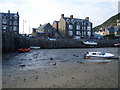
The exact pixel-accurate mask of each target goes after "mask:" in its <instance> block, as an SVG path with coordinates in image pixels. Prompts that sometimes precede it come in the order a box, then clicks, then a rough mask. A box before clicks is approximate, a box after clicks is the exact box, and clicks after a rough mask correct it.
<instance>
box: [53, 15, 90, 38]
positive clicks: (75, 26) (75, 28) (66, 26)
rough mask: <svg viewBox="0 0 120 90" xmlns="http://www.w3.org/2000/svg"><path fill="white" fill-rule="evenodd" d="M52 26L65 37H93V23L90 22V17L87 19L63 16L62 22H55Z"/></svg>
mask: <svg viewBox="0 0 120 90" xmlns="http://www.w3.org/2000/svg"><path fill="white" fill-rule="evenodd" d="M52 26H53V27H54V28H55V29H56V30H57V32H58V33H60V34H61V35H62V36H63V37H74V36H79V37H84V38H90V37H91V35H92V23H91V22H90V21H89V17H86V18H85V19H78V18H73V15H70V17H64V14H62V15H61V19H60V21H54V22H53V24H52Z"/></svg>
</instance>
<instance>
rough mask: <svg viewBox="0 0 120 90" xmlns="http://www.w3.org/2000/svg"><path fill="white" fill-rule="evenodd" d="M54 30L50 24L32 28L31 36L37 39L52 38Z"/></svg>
mask: <svg viewBox="0 0 120 90" xmlns="http://www.w3.org/2000/svg"><path fill="white" fill-rule="evenodd" d="M55 32H56V31H55V30H54V28H53V27H52V26H51V25H50V23H47V24H44V25H41V24H40V26H39V27H38V28H33V33H32V34H33V35H36V36H38V37H42V38H47V37H54V36H55Z"/></svg>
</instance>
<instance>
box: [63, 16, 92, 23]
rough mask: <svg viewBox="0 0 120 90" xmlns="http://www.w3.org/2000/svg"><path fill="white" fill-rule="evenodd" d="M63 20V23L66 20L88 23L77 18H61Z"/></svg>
mask: <svg viewBox="0 0 120 90" xmlns="http://www.w3.org/2000/svg"><path fill="white" fill-rule="evenodd" d="M63 19H64V20H65V21H67V20H74V21H75V22H83V21H84V22H86V23H87V22H90V21H88V20H85V19H79V18H70V17H63Z"/></svg>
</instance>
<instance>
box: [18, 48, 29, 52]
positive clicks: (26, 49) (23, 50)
mask: <svg viewBox="0 0 120 90" xmlns="http://www.w3.org/2000/svg"><path fill="white" fill-rule="evenodd" d="M18 51H19V52H28V51H30V48H19V49H18Z"/></svg>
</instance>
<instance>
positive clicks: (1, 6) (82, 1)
mask: <svg viewBox="0 0 120 90" xmlns="http://www.w3.org/2000/svg"><path fill="white" fill-rule="evenodd" d="M118 1H119V0H0V12H8V10H10V12H11V13H16V12H19V15H20V32H23V20H25V21H26V22H25V23H24V28H25V32H26V33H29V30H30V31H32V28H37V27H38V26H39V25H40V24H42V25H43V24H45V23H48V22H49V23H51V24H52V22H53V21H54V20H60V17H61V14H64V15H65V17H69V16H70V15H73V17H75V18H80V19H84V18H85V17H86V16H88V17H90V21H91V22H92V23H93V27H94V26H97V25H99V24H101V23H103V22H104V21H106V20H107V19H108V18H110V17H111V16H113V15H115V14H117V13H118Z"/></svg>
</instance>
